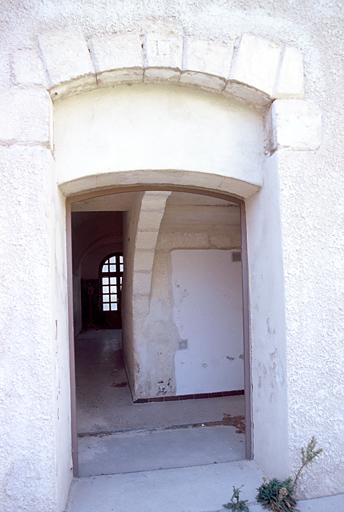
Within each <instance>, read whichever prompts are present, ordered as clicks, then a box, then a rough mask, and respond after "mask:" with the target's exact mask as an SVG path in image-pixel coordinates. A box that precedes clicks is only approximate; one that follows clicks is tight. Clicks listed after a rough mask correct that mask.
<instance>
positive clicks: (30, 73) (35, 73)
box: [11, 48, 48, 87]
mask: <svg viewBox="0 0 344 512" xmlns="http://www.w3.org/2000/svg"><path fill="white" fill-rule="evenodd" d="M11 67H12V71H13V75H14V80H15V83H16V84H18V85H42V86H44V87H46V86H47V85H48V84H47V82H48V79H47V74H46V71H45V69H44V66H43V63H42V61H41V59H40V57H39V55H38V53H37V50H34V49H32V48H21V49H19V50H17V51H16V52H14V53H13V55H12V56H11Z"/></svg>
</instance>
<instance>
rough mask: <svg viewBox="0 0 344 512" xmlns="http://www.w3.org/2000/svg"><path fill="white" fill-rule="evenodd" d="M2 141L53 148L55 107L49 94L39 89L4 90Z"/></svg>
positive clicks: (1, 93) (1, 94)
mask: <svg viewBox="0 0 344 512" xmlns="http://www.w3.org/2000/svg"><path fill="white" fill-rule="evenodd" d="M0 111H1V116H0V140H1V141H2V142H3V143H9V144H13V143H30V144H41V145H45V146H48V147H50V144H51V131H52V130H51V123H52V104H51V99H50V97H49V94H48V93H47V91H45V90H44V89H40V88H37V87H34V88H23V87H10V88H6V89H0Z"/></svg>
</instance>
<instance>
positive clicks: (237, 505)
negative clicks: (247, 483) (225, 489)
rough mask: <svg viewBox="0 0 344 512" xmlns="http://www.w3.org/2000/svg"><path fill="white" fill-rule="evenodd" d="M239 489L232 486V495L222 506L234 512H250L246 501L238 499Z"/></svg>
mask: <svg viewBox="0 0 344 512" xmlns="http://www.w3.org/2000/svg"><path fill="white" fill-rule="evenodd" d="M241 489H242V486H241V487H234V486H233V494H232V497H231V501H230V502H229V503H226V504H225V505H223V506H224V507H225V508H227V509H228V510H234V511H239V512H250V509H249V508H248V506H247V500H241V499H240V493H241Z"/></svg>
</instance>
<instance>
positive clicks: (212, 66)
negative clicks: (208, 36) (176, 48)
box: [180, 37, 233, 91]
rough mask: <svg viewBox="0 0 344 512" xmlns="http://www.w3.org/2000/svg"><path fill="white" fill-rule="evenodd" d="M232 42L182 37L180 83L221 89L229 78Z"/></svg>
mask: <svg viewBox="0 0 344 512" xmlns="http://www.w3.org/2000/svg"><path fill="white" fill-rule="evenodd" d="M232 56H233V43H232V42H229V43H226V44H225V43H216V42H213V41H207V40H200V39H196V38H194V37H185V38H184V53H183V69H182V74H181V77H180V83H183V84H187V85H194V86H199V87H202V88H205V89H211V90H216V91H222V90H223V89H224V87H225V85H226V80H228V78H229V71H230V65H231V61H232Z"/></svg>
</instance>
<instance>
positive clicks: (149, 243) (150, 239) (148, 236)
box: [135, 231, 158, 249]
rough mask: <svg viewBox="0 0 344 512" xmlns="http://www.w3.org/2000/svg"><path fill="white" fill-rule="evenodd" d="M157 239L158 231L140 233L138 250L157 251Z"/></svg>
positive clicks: (138, 235)
mask: <svg viewBox="0 0 344 512" xmlns="http://www.w3.org/2000/svg"><path fill="white" fill-rule="evenodd" d="M157 238H158V232H157V231H138V232H137V235H136V244H135V246H136V249H155V245H156V241H157Z"/></svg>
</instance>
